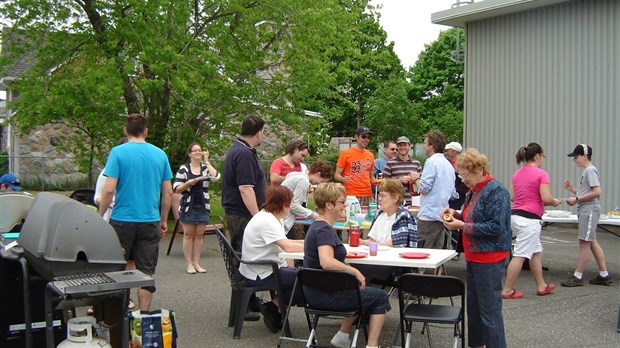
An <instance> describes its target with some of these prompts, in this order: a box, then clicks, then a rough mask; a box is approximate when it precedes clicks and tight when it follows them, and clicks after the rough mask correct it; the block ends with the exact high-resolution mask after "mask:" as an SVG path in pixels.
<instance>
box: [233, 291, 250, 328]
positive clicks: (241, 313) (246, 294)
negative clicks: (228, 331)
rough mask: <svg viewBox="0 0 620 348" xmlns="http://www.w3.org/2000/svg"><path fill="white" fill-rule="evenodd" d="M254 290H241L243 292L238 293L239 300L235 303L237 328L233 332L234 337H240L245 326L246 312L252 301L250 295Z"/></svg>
mask: <svg viewBox="0 0 620 348" xmlns="http://www.w3.org/2000/svg"><path fill="white" fill-rule="evenodd" d="M252 294H253V292H251V291H241V294H239V295H237V300H238V301H236V304H235V329H234V333H233V338H234V339H238V338H240V337H241V329H242V328H243V320H244V318H245V313H246V312H247V310H248V303H250V297H251V296H252Z"/></svg>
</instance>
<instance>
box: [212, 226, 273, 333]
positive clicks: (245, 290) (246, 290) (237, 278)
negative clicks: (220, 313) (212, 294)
mask: <svg viewBox="0 0 620 348" xmlns="http://www.w3.org/2000/svg"><path fill="white" fill-rule="evenodd" d="M215 234H216V235H217V239H218V243H219V245H220V250H221V251H222V257H223V258H224V265H225V266H226V271H227V272H228V278H229V279H230V287H231V294H230V308H229V312H228V327H231V326H234V332H233V338H234V339H238V338H240V337H241V329H242V328H243V318H244V317H245V313H246V311H247V308H248V303H249V302H250V296H251V295H252V294H253V293H255V292H257V291H269V292H270V293H271V297H272V298H273V297H274V296H275V292H277V293H278V294H283V292H282V288H281V286H280V284H281V283H280V272H279V270H278V264H277V263H276V262H274V261H244V260H242V259H241V255H240V254H239V253H237V252H236V251H235V250H234V249H233V247H232V245H230V242H229V241H228V239H227V238H226V236H225V235H224V233H223V232H222V231H221V230H220V229H216V230H215ZM242 263H245V264H248V265H270V266H271V267H272V269H273V274H274V275H275V280H276V286H275V287H258V286H249V285H247V284H246V283H245V281H244V278H243V276H242V275H241V273H239V265H240V264H242ZM280 307H284V306H283V305H282V306H280ZM280 311H282V309H280Z"/></svg>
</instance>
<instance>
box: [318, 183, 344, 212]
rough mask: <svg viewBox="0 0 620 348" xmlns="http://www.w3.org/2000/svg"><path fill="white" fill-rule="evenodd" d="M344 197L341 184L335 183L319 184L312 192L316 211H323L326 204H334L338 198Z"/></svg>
mask: <svg viewBox="0 0 620 348" xmlns="http://www.w3.org/2000/svg"><path fill="white" fill-rule="evenodd" d="M342 196H346V191H345V189H344V186H342V184H340V183H337V182H325V183H322V184H319V186H317V188H316V190H314V204H315V205H316V207H317V209H319V210H324V209H325V206H326V204H327V203H334V204H335V203H336V201H337V200H338V198H340V197H342Z"/></svg>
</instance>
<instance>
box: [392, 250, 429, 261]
mask: <svg viewBox="0 0 620 348" xmlns="http://www.w3.org/2000/svg"><path fill="white" fill-rule="evenodd" d="M399 255H400V257H404V258H406V259H425V258H427V257H429V256H431V254H427V253H418V252H414V251H411V252H405V253H400V254H399Z"/></svg>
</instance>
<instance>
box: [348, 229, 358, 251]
mask: <svg viewBox="0 0 620 348" xmlns="http://www.w3.org/2000/svg"><path fill="white" fill-rule="evenodd" d="M349 246H352V247H358V246H360V227H359V226H358V225H353V226H351V227H350V228H349Z"/></svg>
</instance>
